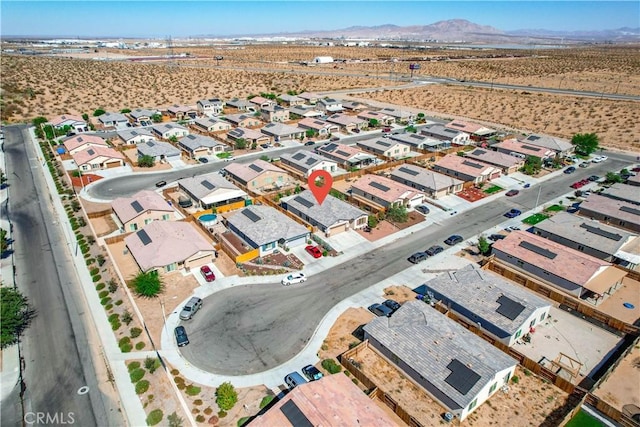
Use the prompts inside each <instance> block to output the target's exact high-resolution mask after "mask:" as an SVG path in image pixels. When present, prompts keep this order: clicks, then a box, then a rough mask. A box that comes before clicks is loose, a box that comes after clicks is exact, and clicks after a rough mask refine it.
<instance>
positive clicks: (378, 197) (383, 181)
mask: <svg viewBox="0 0 640 427" xmlns="http://www.w3.org/2000/svg"><path fill="white" fill-rule="evenodd" d="M351 194H352V195H353V197H355V198H356V199H360V200H362V201H365V202H367V203H371V202H372V203H373V204H375V205H377V206H379V207H382V208H385V209H387V208H390V207H393V206H404V207H405V208H407V209H413V208H415V207H416V206H418V205H419V204H422V203H423V202H424V197H425V196H424V193H423V192H421V191H418V190H415V189H413V188H411V187H409V186H407V185H404V184H400V183H399V182H396V181H394V180H392V179H389V178H386V177H384V176H380V175H364V176H362V177H360V178H359V179H358V180H357V181H355V182H354V183H353V184H351Z"/></svg>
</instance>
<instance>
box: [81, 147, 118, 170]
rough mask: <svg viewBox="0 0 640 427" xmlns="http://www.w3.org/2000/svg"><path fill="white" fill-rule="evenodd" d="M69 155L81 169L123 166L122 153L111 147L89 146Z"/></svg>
mask: <svg viewBox="0 0 640 427" xmlns="http://www.w3.org/2000/svg"><path fill="white" fill-rule="evenodd" d="M71 157H73V161H74V162H75V163H76V165H77V166H78V168H79V169H80V170H81V171H89V170H95V169H110V168H117V167H119V166H124V155H123V154H122V153H120V152H119V151H117V150H114V149H113V148H111V147H103V146H97V147H89V148H87V149H85V150H82V151H78V152H76V153H75V154H72V155H71Z"/></svg>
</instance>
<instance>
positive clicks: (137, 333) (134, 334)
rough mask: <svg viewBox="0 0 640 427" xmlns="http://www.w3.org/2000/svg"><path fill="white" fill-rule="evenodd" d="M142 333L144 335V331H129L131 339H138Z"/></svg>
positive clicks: (135, 329)
mask: <svg viewBox="0 0 640 427" xmlns="http://www.w3.org/2000/svg"><path fill="white" fill-rule="evenodd" d="M141 333H142V329H140V328H131V330H130V331H129V334H130V335H131V338H138V337H139V336H140V334H141Z"/></svg>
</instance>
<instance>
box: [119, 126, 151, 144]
mask: <svg viewBox="0 0 640 427" xmlns="http://www.w3.org/2000/svg"><path fill="white" fill-rule="evenodd" d="M153 140H155V138H154V136H153V134H152V133H151V131H150V130H149V129H148V128H127V129H123V130H119V131H118V141H120V142H122V144H124V145H135V144H139V143H141V142H147V141H153Z"/></svg>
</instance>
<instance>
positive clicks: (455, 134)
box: [420, 124, 471, 145]
mask: <svg viewBox="0 0 640 427" xmlns="http://www.w3.org/2000/svg"><path fill="white" fill-rule="evenodd" d="M420 133H421V134H422V135H425V136H428V137H431V138H434V139H439V140H440V141H449V142H450V143H451V145H469V144H470V143H471V136H470V135H469V134H468V133H466V132H462V131H459V130H456V129H450V128H448V127H445V126H443V125H441V124H434V125H428V126H425V127H423V128H422V129H421V130H420Z"/></svg>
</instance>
